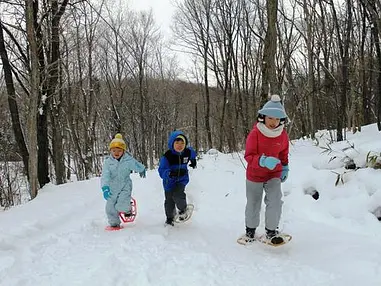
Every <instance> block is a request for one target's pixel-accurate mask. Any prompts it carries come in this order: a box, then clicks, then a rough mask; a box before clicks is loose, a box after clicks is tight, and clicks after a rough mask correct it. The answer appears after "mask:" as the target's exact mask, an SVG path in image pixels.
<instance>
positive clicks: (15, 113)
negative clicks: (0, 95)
mask: <svg viewBox="0 0 381 286" xmlns="http://www.w3.org/2000/svg"><path fill="white" fill-rule="evenodd" d="M0 56H1V61H2V63H3V71H4V78H5V85H6V87H7V93H8V105H9V112H10V113H11V119H12V128H13V133H14V135H15V138H16V142H17V146H18V148H19V150H20V153H21V158H22V160H23V163H24V172H25V174H27V176H28V178H29V171H28V170H29V162H28V161H29V153H28V148H27V146H26V143H25V139H24V134H23V131H22V128H21V122H20V116H19V109H18V105H17V101H16V92H15V86H14V82H13V77H12V68H11V65H10V63H9V58H8V53H7V50H6V48H5V43H4V33H3V24H2V21H1V19H0Z"/></svg>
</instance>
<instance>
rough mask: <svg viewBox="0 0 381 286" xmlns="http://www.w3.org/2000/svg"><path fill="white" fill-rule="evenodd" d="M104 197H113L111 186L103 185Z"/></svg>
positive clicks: (106, 198)
mask: <svg viewBox="0 0 381 286" xmlns="http://www.w3.org/2000/svg"><path fill="white" fill-rule="evenodd" d="M102 192H103V197H104V198H105V200H106V201H107V200H108V199H109V198H110V197H111V191H110V187H109V186H103V187H102Z"/></svg>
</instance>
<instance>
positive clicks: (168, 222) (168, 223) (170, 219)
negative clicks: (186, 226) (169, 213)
mask: <svg viewBox="0 0 381 286" xmlns="http://www.w3.org/2000/svg"><path fill="white" fill-rule="evenodd" d="M165 225H170V226H175V223H174V222H173V218H167V220H166V221H165Z"/></svg>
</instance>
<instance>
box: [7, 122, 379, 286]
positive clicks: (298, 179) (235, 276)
mask: <svg viewBox="0 0 381 286" xmlns="http://www.w3.org/2000/svg"><path fill="white" fill-rule="evenodd" d="M349 139H350V140H351V142H353V143H354V144H357V143H358V142H362V143H361V144H360V145H361V146H362V147H363V149H364V150H360V151H359V152H358V155H356V156H359V157H361V156H363V155H364V154H365V155H366V152H367V151H369V150H368V149H372V150H374V151H377V150H378V149H377V148H380V149H381V144H380V142H381V140H380V139H381V137H380V135H379V133H377V132H376V127H375V126H374V125H372V126H369V127H368V129H366V131H365V132H364V133H363V134H359V133H358V134H355V135H353V136H351V137H350V138H349ZM365 142H366V144H367V145H364V144H365ZM335 146H336V147H337V148H339V149H340V148H341V147H340V145H339V144H337V145H335V144H334V145H332V147H335ZM355 146H356V145H355ZM364 146H367V147H366V148H365V147H364ZM290 151H291V154H290V169H291V171H290V177H289V179H288V181H287V182H286V183H285V184H283V190H284V193H285V197H284V208H283V217H282V221H281V225H280V229H282V230H283V231H285V232H287V233H290V234H292V235H293V240H292V241H291V242H290V243H289V244H287V245H285V246H282V247H279V248H273V247H270V246H265V245H263V244H254V245H251V246H247V247H245V246H242V245H239V244H237V243H236V239H237V237H238V236H239V235H241V234H242V233H243V232H244V227H245V225H244V208H245V168H244V165H243V163H242V161H241V160H243V155H242V154H238V153H236V154H228V155H224V154H221V153H218V152H210V153H209V154H204V155H203V157H202V159H200V160H199V163H198V168H197V169H195V170H193V169H191V170H190V173H191V183H190V184H189V185H188V187H187V194H188V199H189V202H192V203H194V204H195V212H194V214H193V218H192V220H191V222H190V223H187V224H184V225H181V226H177V227H175V228H169V227H164V226H163V225H164V220H165V217H164V211H163V199H164V196H163V190H162V187H161V180H160V178H159V176H158V174H157V171H156V170H152V171H149V172H148V173H147V178H146V179H141V178H140V177H139V176H138V175H137V174H133V175H132V177H133V181H134V191H133V194H134V197H135V198H136V199H137V200H138V217H137V219H136V222H135V224H133V225H128V226H127V227H126V228H125V229H123V230H121V231H118V232H106V231H104V226H105V225H106V218H105V213H104V205H105V201H104V200H103V197H102V194H101V191H100V189H99V179H98V178H94V179H92V180H89V181H84V182H75V183H69V184H66V185H62V186H53V185H49V186H46V187H45V188H44V189H43V190H42V191H41V192H40V194H39V196H38V197H37V198H36V199H35V200H33V201H31V202H29V203H27V204H25V205H22V206H19V207H15V208H13V209H11V210H9V211H5V212H2V213H0V230H1V231H0V285H1V286H3V285H4V286H12V285H23V286H25V285H38V286H45V285H102V286H105V285H123V286H125V285H139V286H146V285H163V286H170V285H176V286H177V285H179V286H188V285H205V286H206V285H229V286H230V285H245V286H246V285H271V286H275V285H290V286H297V285H301V286H302V285H303V286H306V285H324V286H328V285H333V286H341V285H367V286H373V285H374V286H376V285H381V259H380V257H381V245H380V237H381V223H380V222H379V221H378V220H377V218H376V217H375V216H374V215H373V214H372V213H371V212H372V210H374V208H376V207H377V206H380V205H381V187H380V186H381V184H380V182H381V179H380V178H381V171H380V170H373V169H360V170H358V171H356V172H349V173H347V174H345V180H344V184H341V183H340V184H338V185H337V186H335V181H336V177H337V174H335V173H333V172H332V170H329V168H328V166H329V163H328V162H329V159H328V160H327V158H329V156H330V155H329V154H321V151H322V149H320V148H319V147H316V146H314V144H313V142H311V141H309V140H297V141H295V142H293V145H292V146H291V150H290ZM379 151H381V150H379ZM360 154H362V155H360ZM323 165H324V166H326V167H327V168H321V166H323ZM316 166H320V167H319V168H318V169H317V168H316ZM333 169H334V171H335V172H337V173H340V172H343V171H344V169H343V168H341V167H340V165H335V167H334V168H333ZM308 189H316V190H318V191H319V193H320V199H319V200H317V201H316V200H314V199H313V198H312V197H311V196H310V195H308V194H307V195H306V194H305V193H306V192H307V191H306V190H308ZM262 215H263V213H262ZM262 218H263V216H262ZM260 230H261V231H263V225H261V229H260Z"/></svg>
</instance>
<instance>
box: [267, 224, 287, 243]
mask: <svg viewBox="0 0 381 286" xmlns="http://www.w3.org/2000/svg"><path fill="white" fill-rule="evenodd" d="M266 238H267V239H268V240H269V241H270V242H271V243H272V244H274V245H276V244H282V243H284V239H283V237H281V236H279V231H277V230H270V229H267V228H266Z"/></svg>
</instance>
